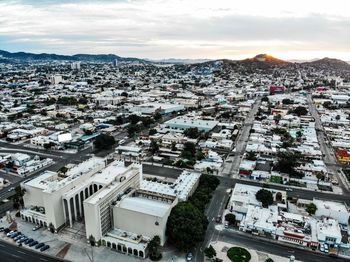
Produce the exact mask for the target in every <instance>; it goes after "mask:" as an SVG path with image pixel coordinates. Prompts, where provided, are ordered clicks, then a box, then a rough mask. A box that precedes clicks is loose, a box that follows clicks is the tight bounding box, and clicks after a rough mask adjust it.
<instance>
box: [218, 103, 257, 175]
mask: <svg viewBox="0 0 350 262" xmlns="http://www.w3.org/2000/svg"><path fill="white" fill-rule="evenodd" d="M260 103H261V100H260V98H259V99H257V100H256V102H255V103H254V105H253V108H252V110H250V112H249V114H248V116H247V118H246V120H245V121H244V123H243V126H242V129H241V130H240V132H239V133H238V137H237V139H236V142H235V155H234V156H233V157H230V156H229V157H228V158H227V159H229V158H231V160H232V162H227V161H226V162H225V163H224V167H223V170H222V175H223V176H232V174H235V173H236V171H237V170H238V168H239V165H240V163H241V159H242V157H243V155H244V153H245V149H246V147H247V143H248V138H249V133H250V130H251V128H252V126H253V122H254V119H255V115H256V113H257V112H258V109H259V106H260ZM227 159H226V160H227Z"/></svg>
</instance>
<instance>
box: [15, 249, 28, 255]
mask: <svg viewBox="0 0 350 262" xmlns="http://www.w3.org/2000/svg"><path fill="white" fill-rule="evenodd" d="M17 252H18V253H21V254H23V255H26V254H27V253H26V252H23V251H20V250H17Z"/></svg>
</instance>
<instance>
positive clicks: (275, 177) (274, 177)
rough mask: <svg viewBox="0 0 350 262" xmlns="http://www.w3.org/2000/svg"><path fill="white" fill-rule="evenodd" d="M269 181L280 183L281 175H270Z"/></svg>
mask: <svg viewBox="0 0 350 262" xmlns="http://www.w3.org/2000/svg"><path fill="white" fill-rule="evenodd" d="M270 181H271V182H272V183H276V184H282V177H280V176H271V178H270Z"/></svg>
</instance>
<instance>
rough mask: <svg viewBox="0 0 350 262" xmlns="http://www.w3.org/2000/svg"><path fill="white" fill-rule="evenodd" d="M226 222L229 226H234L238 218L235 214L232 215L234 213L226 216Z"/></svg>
mask: <svg viewBox="0 0 350 262" xmlns="http://www.w3.org/2000/svg"><path fill="white" fill-rule="evenodd" d="M225 220H226V221H227V222H228V223H229V224H231V225H233V224H235V223H236V216H235V215H234V214H232V213H228V214H226V215H225Z"/></svg>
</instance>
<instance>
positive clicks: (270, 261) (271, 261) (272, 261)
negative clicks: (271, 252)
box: [265, 258, 274, 262]
mask: <svg viewBox="0 0 350 262" xmlns="http://www.w3.org/2000/svg"><path fill="white" fill-rule="evenodd" d="M265 262H274V260H273V259H272V258H268V259H266V260H265Z"/></svg>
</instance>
